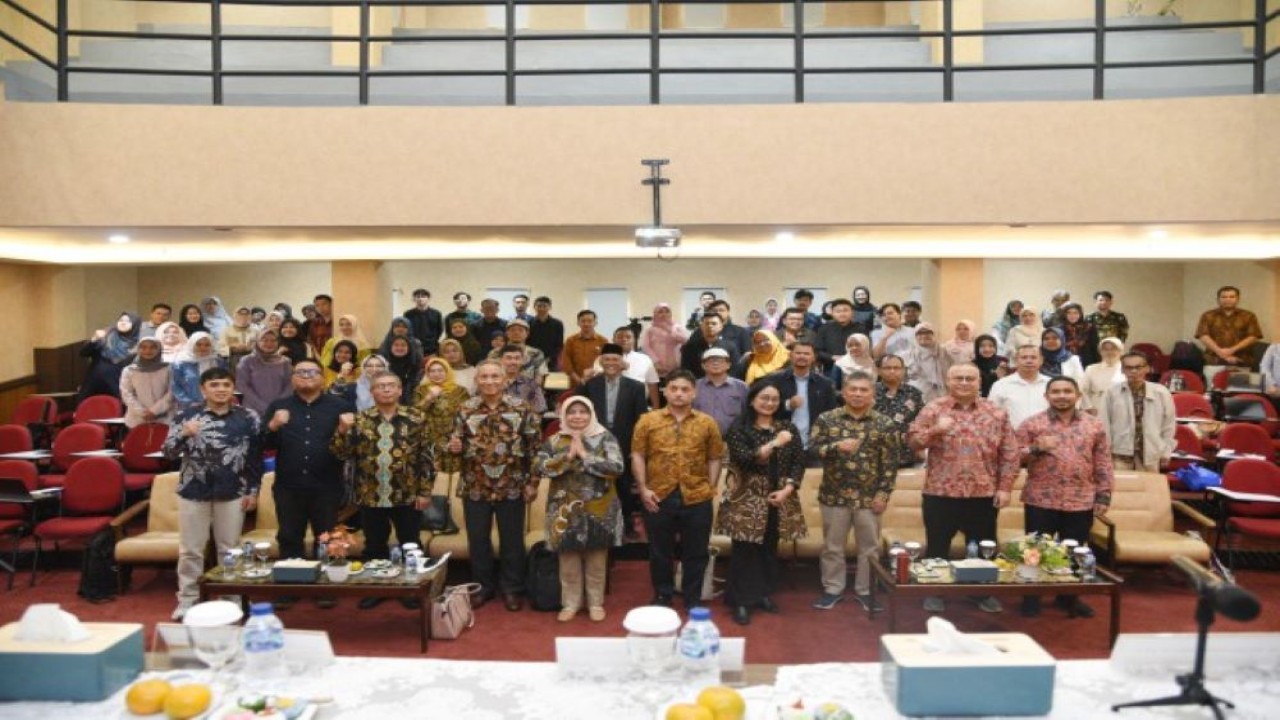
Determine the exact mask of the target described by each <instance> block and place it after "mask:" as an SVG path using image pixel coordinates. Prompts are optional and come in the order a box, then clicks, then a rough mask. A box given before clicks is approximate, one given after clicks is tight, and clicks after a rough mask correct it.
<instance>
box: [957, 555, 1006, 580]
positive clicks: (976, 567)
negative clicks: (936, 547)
mask: <svg viewBox="0 0 1280 720" xmlns="http://www.w3.org/2000/svg"><path fill="white" fill-rule="evenodd" d="M951 572H952V576H953V577H955V579H956V582H958V583H993V582H996V581H997V580H999V579H1000V568H998V567H996V564H995V563H993V562H991V561H990V560H980V559H978V558H970V559H968V560H953V561H952V562H951Z"/></svg>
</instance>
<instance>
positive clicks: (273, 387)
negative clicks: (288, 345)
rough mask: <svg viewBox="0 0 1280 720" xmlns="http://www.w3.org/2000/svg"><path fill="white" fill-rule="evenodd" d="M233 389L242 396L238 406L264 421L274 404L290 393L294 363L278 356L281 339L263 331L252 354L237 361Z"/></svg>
mask: <svg viewBox="0 0 1280 720" xmlns="http://www.w3.org/2000/svg"><path fill="white" fill-rule="evenodd" d="M236 389H237V390H239V391H240V392H241V393H243V395H244V397H243V398H242V399H241V404H242V405H244V406H245V407H247V408H249V409H250V410H252V411H254V412H256V413H258V415H259V416H260V417H266V412H267V406H268V405H270V404H271V402H272V401H273V400H278V399H280V398H283V397H288V396H289V394H290V393H292V392H293V363H292V362H290V361H289V358H287V357H285V356H284V355H282V354H280V337H279V336H278V335H276V332H275V331H274V330H263V331H262V332H261V333H260V334H259V335H258V341H257V342H256V343H254V346H253V353H251V354H250V355H249V356H248V357H246V358H245V359H243V360H241V361H240V368H239V370H238V371H237V372H236Z"/></svg>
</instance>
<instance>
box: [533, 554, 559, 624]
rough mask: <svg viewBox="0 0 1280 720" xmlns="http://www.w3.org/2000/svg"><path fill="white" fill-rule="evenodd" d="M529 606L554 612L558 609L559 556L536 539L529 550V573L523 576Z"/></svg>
mask: <svg viewBox="0 0 1280 720" xmlns="http://www.w3.org/2000/svg"><path fill="white" fill-rule="evenodd" d="M525 587H526V591H527V593H528V595H529V607H531V608H533V609H534V610H542V611H545V612H554V611H556V610H559V609H560V556H559V555H557V554H555V553H554V552H552V551H551V548H549V547H547V543H546V541H538V542H537V543H535V544H534V546H533V547H532V548H531V549H530V550H529V573H528V575H527V576H526V578H525Z"/></svg>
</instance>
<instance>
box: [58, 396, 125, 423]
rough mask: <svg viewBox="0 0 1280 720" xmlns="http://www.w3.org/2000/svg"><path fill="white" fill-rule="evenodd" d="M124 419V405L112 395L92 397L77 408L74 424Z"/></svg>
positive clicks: (72, 418)
mask: <svg viewBox="0 0 1280 720" xmlns="http://www.w3.org/2000/svg"><path fill="white" fill-rule="evenodd" d="M118 417H124V404H123V403H121V402H120V398H118V397H114V396H112V395H90V396H89V397H87V398H85V399H84V400H81V401H80V404H79V405H77V406H76V412H75V414H74V415H72V416H71V421H72V422H77V423H87V422H93V421H94V420H110V419H112V418H118Z"/></svg>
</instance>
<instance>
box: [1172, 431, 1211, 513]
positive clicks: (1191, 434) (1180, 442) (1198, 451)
mask: <svg viewBox="0 0 1280 720" xmlns="http://www.w3.org/2000/svg"><path fill="white" fill-rule="evenodd" d="M1173 439H1174V441H1175V442H1176V443H1177V448H1176V449H1177V451H1178V452H1183V453H1187V454H1188V455H1201V456H1203V455H1204V448H1203V447H1201V445H1200V436H1199V435H1196V432H1195V430H1192V429H1191V428H1189V427H1187V426H1186V425H1175V426H1174V428H1173ZM1194 464H1195V461H1193V460H1181V459H1178V458H1172V459H1170V460H1169V472H1168V474H1167V475H1166V477H1167V478H1168V479H1169V491H1170V492H1179V493H1191V492H1193V491H1191V490H1189V489H1187V486H1186V485H1183V484H1182V481H1181V480H1179V479H1178V477H1177V476H1176V475H1174V473H1175V472H1177V471H1178V470H1180V469H1182V468H1184V467H1186V466H1188V465H1194ZM1203 495H1204V494H1203V493H1198V492H1197V493H1195V495H1194V497H1192V496H1191V495H1188V496H1187V497H1185V498H1184V497H1176V498H1174V499H1175V500H1186V499H1188V498H1190V499H1201V498H1202V497H1203Z"/></svg>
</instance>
